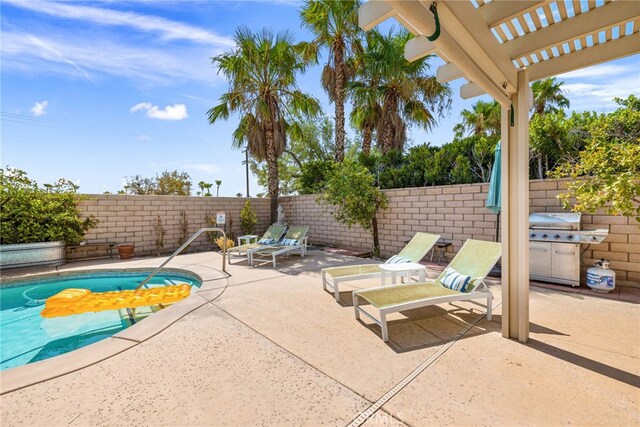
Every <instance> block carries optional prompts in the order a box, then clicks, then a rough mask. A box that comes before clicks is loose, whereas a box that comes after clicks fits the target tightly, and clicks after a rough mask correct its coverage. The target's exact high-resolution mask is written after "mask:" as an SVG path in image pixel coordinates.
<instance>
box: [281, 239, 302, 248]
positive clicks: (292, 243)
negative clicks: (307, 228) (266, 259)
mask: <svg viewBox="0 0 640 427" xmlns="http://www.w3.org/2000/svg"><path fill="white" fill-rule="evenodd" d="M282 244H283V245H285V246H295V245H297V244H298V240H297V239H284V240H282Z"/></svg>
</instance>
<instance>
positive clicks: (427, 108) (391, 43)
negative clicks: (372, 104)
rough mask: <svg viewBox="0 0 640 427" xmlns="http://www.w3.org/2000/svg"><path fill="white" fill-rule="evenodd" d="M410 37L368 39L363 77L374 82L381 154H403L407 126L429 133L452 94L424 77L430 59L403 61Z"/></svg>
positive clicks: (433, 78)
mask: <svg viewBox="0 0 640 427" xmlns="http://www.w3.org/2000/svg"><path fill="white" fill-rule="evenodd" d="M411 37H413V36H412V35H410V34H409V33H408V32H406V31H403V32H401V33H399V34H396V35H393V34H392V33H391V32H390V33H389V35H387V36H383V35H380V34H378V35H377V36H375V35H374V36H373V37H371V38H368V44H369V45H368V46H367V53H366V55H365V65H364V67H365V70H366V71H365V73H366V74H368V75H369V76H370V78H372V80H374V81H375V83H376V84H375V91H376V92H377V97H378V102H379V104H380V108H381V109H380V116H379V118H378V120H377V125H376V128H377V137H378V146H379V147H380V149H381V151H382V152H383V153H386V152H388V151H390V150H392V149H396V150H400V151H402V150H403V149H404V144H405V142H406V139H407V138H406V129H407V126H411V125H417V126H420V127H422V128H423V129H426V130H429V129H431V128H432V127H433V126H434V125H435V124H436V116H440V117H442V116H443V114H444V112H445V111H448V110H449V109H450V108H451V90H450V89H449V87H448V85H443V84H441V83H439V82H438V81H437V80H436V78H435V76H429V75H427V71H428V70H429V68H430V65H429V62H428V61H429V57H425V58H421V59H418V60H416V61H413V62H408V61H407V60H405V59H404V45H405V43H406V42H407V41H408V40H409V39H410V38H411Z"/></svg>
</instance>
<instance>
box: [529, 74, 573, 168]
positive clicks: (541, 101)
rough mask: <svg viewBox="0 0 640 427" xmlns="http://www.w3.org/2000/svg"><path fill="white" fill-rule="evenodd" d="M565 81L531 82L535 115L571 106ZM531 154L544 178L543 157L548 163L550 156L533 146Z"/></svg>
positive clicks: (555, 111)
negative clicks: (565, 90)
mask: <svg viewBox="0 0 640 427" xmlns="http://www.w3.org/2000/svg"><path fill="white" fill-rule="evenodd" d="M563 84H564V82H559V81H556V79H555V77H553V78H550V79H544V80H538V81H536V82H533V83H532V84H531V90H532V91H533V115H535V116H543V115H546V114H548V113H560V112H561V111H562V109H563V108H569V100H568V99H567V97H565V96H564V91H563V90H562V85H563ZM530 156H531V157H533V158H535V159H536V161H537V165H538V179H543V178H544V175H545V172H544V169H545V168H544V166H543V164H542V163H543V158H544V160H545V163H548V161H549V160H548V156H546V155H545V154H544V153H543V152H542V151H540V150H536V149H535V147H534V146H532V147H531V151H530Z"/></svg>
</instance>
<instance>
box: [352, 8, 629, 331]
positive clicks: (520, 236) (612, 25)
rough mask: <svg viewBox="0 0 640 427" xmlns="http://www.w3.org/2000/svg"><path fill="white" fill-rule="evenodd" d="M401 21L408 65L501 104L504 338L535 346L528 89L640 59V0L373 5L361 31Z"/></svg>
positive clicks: (364, 11) (362, 16) (465, 94)
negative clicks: (432, 68) (435, 61)
mask: <svg viewBox="0 0 640 427" xmlns="http://www.w3.org/2000/svg"><path fill="white" fill-rule="evenodd" d="M434 4H435V6H434ZM392 17H393V18H395V19H396V20H397V21H398V22H400V23H401V24H402V25H403V26H404V27H405V28H406V29H407V30H408V31H410V32H411V33H412V34H413V35H414V36H415V37H414V38H413V39H411V40H409V42H407V44H406V45H405V58H406V59H407V60H409V61H413V60H416V59H418V58H421V57H424V56H426V55H430V54H436V55H438V56H439V57H440V58H442V59H443V60H444V61H445V62H446V64H445V65H443V66H441V67H439V68H438V70H437V78H438V80H439V81H440V82H442V83H445V82H449V81H453V80H456V79H460V78H464V79H466V80H467V83H466V84H464V85H462V86H461V88H460V96H461V97H462V98H464V99H468V98H473V97H475V96H479V95H482V94H485V93H486V94H489V95H490V96H491V97H493V98H494V99H495V100H496V101H498V102H499V103H500V105H501V106H502V180H501V183H502V212H503V214H502V230H503V231H502V245H503V248H502V249H503V250H502V335H503V336H504V337H508V338H515V339H518V340H520V341H523V342H526V341H527V340H528V339H529V238H528V232H529V225H528V217H529V110H530V109H531V106H532V103H533V94H532V92H531V88H530V87H529V82H531V81H536V80H540V79H544V78H547V77H552V76H555V75H558V74H562V73H566V72H569V71H572V70H576V69H579V68H584V67H588V66H591V65H595V64H599V63H602V62H606V61H611V60H614V59H617V58H621V57H624V56H628V55H633V54H636V53H638V52H639V51H640V0H617V1H612V0H544V1H540V0H518V1H515V0H493V1H490V0H439V1H436V2H434V1H431V0H429V1H425V0H404V1H393V0H370V1H368V2H367V3H364V4H363V5H362V6H361V7H360V11H359V24H360V27H362V28H363V29H365V30H369V29H371V28H373V27H375V26H376V25H378V24H380V23H381V22H383V21H385V20H387V19H388V18H392ZM437 30H439V31H437Z"/></svg>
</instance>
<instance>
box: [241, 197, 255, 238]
mask: <svg viewBox="0 0 640 427" xmlns="http://www.w3.org/2000/svg"><path fill="white" fill-rule="evenodd" d="M257 223H258V216H257V215H256V212H255V211H254V210H253V209H251V202H250V201H249V200H247V201H246V203H245V204H244V207H243V208H242V210H241V211H240V228H241V229H242V233H243V234H245V235H247V234H253V232H254V231H255V230H256V224H257Z"/></svg>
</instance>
